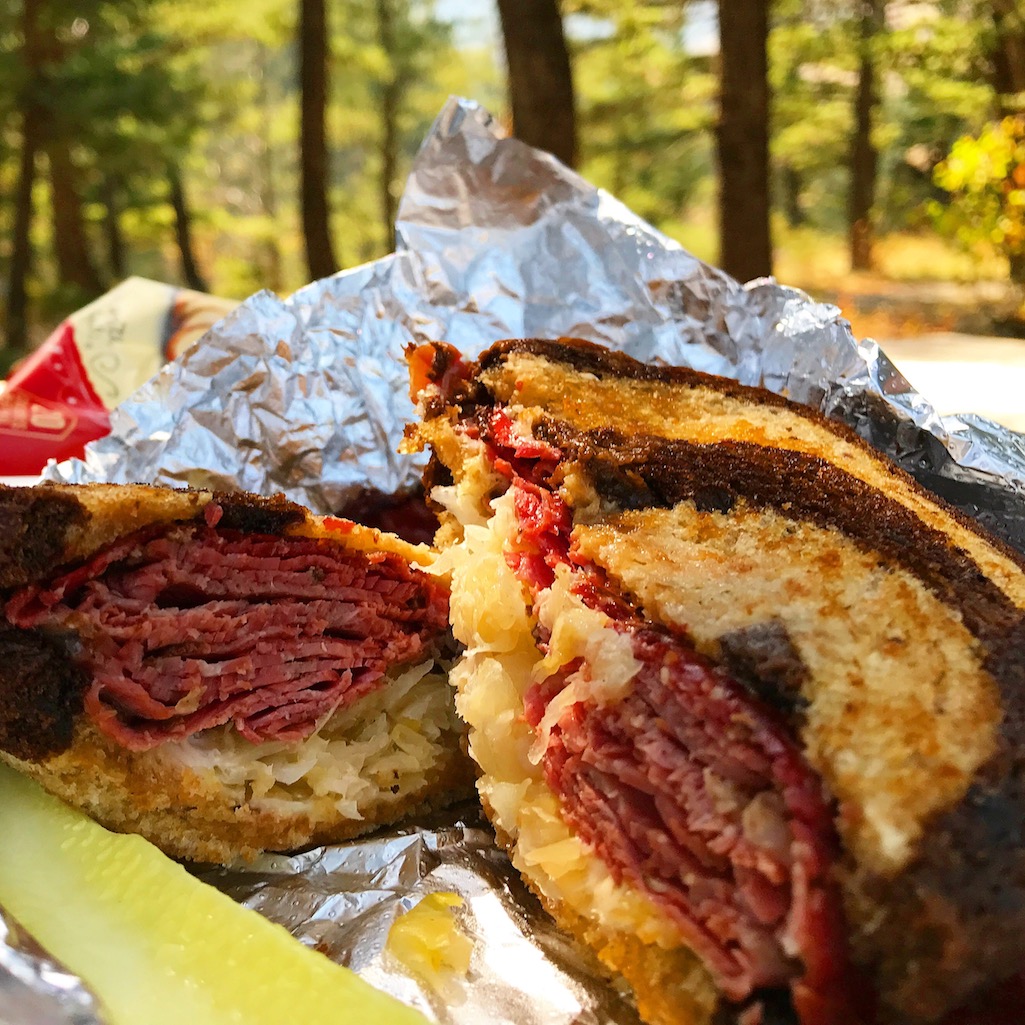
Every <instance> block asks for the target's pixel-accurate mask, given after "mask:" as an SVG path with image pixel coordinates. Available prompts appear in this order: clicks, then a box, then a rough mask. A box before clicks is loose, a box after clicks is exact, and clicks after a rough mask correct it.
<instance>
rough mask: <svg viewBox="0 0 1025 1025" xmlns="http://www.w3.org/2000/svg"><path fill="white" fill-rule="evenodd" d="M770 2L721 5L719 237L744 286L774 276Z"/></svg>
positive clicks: (726, 264)
mask: <svg viewBox="0 0 1025 1025" xmlns="http://www.w3.org/2000/svg"><path fill="white" fill-rule="evenodd" d="M768 36H769V0H719V59H720V62H721V66H720V80H719V124H718V128H717V132H716V142H717V146H718V155H719V186H720V187H719V238H720V246H721V251H722V252H721V262H722V267H723V269H724V270H725V271H726V272H727V273H729V274H732V275H733V277H735V278H737V279H738V280H740V281H749V280H750V279H751V278H758V277H764V276H766V275H769V274H771V273H772V238H771V233H770V227H769V209H770V198H769V75H768V52H767V49H768V46H767V44H768Z"/></svg>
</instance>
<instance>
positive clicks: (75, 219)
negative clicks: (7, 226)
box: [46, 138, 103, 296]
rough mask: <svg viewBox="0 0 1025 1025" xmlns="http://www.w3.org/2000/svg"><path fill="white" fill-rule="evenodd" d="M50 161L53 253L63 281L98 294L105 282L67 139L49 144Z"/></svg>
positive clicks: (55, 140)
mask: <svg viewBox="0 0 1025 1025" xmlns="http://www.w3.org/2000/svg"><path fill="white" fill-rule="evenodd" d="M46 155H47V157H48V159H49V163H50V201H51V204H52V213H53V252H54V256H55V257H56V258H57V276H58V278H59V279H60V281H61V282H62V283H63V284H68V285H74V286H75V287H76V288H78V289H80V290H81V291H83V292H85V293H87V294H89V295H92V296H96V295H99V294H100V293H101V292H102V291H103V282H102V281H101V280H100V275H99V272H98V271H97V270H96V265H95V263H94V262H93V257H92V252H91V251H90V247H89V239H88V236H87V235H86V231H85V216H84V214H83V212H82V196H81V195H80V193H79V191H78V168H77V167H75V164H74V162H73V161H72V159H71V148H70V144H69V142H68V140H67V139H66V138H60V139H53V140H51V141H50V143H49V144H48V145H47V147H46Z"/></svg>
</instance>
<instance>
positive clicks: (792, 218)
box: [780, 164, 807, 228]
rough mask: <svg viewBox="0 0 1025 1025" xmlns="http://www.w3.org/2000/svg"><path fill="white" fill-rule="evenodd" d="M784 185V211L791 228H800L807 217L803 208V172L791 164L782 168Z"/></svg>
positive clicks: (781, 173)
mask: <svg viewBox="0 0 1025 1025" xmlns="http://www.w3.org/2000/svg"><path fill="white" fill-rule="evenodd" d="M780 175H781V183H782V186H783V211H784V213H785V214H786V217H787V224H789V225H790V227H791V228H800V227H801V226H802V225H803V224H804V222H805V221H806V220H807V218H806V217H805V216H804V211H803V210H802V209H801V172H800V171H798V170H797V168H795V167H793V166H792V165H790V164H784V165H783V167H782V168H781V170H780Z"/></svg>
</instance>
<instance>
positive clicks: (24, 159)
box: [4, 104, 42, 351]
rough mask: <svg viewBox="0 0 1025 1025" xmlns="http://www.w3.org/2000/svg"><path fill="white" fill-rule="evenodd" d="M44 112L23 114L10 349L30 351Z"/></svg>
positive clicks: (28, 109)
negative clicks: (35, 189)
mask: <svg viewBox="0 0 1025 1025" xmlns="http://www.w3.org/2000/svg"><path fill="white" fill-rule="evenodd" d="M40 113H41V112H40V110H39V108H38V107H37V106H35V105H33V104H26V106H25V107H24V110H23V113H22V118H21V120H22V128H21V153H20V159H19V162H18V182H17V185H16V186H15V190H14V225H13V238H12V239H11V262H10V266H9V267H8V271H7V316H6V318H5V322H4V336H5V344H6V346H7V347H8V348H9V349H13V350H18V351H20V350H24V349H26V348H27V347H28V294H27V292H26V288H25V286H26V283H27V281H28V277H29V274H30V273H31V270H32V242H31V229H32V213H33V210H32V186H33V185H34V184H35V178H36V153H37V151H38V149H39V126H40V125H41V124H42V122H41V120H40V117H39V115H40Z"/></svg>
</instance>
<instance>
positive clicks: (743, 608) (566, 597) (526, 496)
mask: <svg viewBox="0 0 1025 1025" xmlns="http://www.w3.org/2000/svg"><path fill="white" fill-rule="evenodd" d="M410 361H411V369H412V376H413V381H414V390H415V391H416V392H417V393H418V394H419V397H420V413H421V418H422V421H421V423H420V424H419V425H418V426H417V427H415V428H413V429H412V432H411V443H412V444H413V445H416V444H420V445H429V446H430V448H431V449H432V451H433V457H432V461H431V463H430V466H429V468H428V473H427V484H428V485H429V487H430V488H431V490H430V494H431V497H432V498H433V500H434V501H435V502H436V503H437V504H438V506H439V508H440V510H441V517H442V527H441V530H440V532H439V535H438V543H439V546H441V547H442V548H443V549H445V552H444V554H443V556H442V558H443V559H444V560H445V561H446V563H447V565H448V568H450V570H451V572H452V596H451V620H452V625H453V631H454V634H455V636H456V639H457V640H458V641H460V642H461V643H462V644H463V645H465V649H466V650H465V653H464V654H463V655H462V657H461V659H460V661H459V662H458V664H457V665H456V666H455V667H454V669H453V672H452V674H451V679H452V681H453V683H454V684H455V685H456V686H457V688H458V698H457V708H458V709H459V711H460V713H461V715H462V716H463V718H464V719H465V720H466V722H467V724H468V726H469V731H470V732H469V738H470V751H471V754H472V756H473V757H474V759H475V760H476V761H477V762H478V764H479V766H480V769H481V773H482V774H481V778H480V781H479V784H478V786H479V790H480V793H481V796H482V798H483V801H484V805H485V808H486V809H487V811H488V813H489V815H490V817H491V819H492V821H493V823H494V825H495V827H496V831H497V833H498V835H499V837H500V838H501V839H502V841H503V842H504V843H505V844H506V845H507V847H508V849H509V851H510V853H511V856H512V859H513V861H514V863H515V865H516V867H517V868H518V870H519V871H520V872H521V873H522V874H523V876H524V877H525V878H526V880H527V881H528V882H529V884H530V885H531V886H532V887H533V889H534V890H535V891H536V892H537V893H538V894H539V896H540V897H541V899H542V900H543V902H544V903H545V904H546V906H547V907H548V908H549V909H550V911H551V912H552V914H553V915H554V916H555V918H556V919H557V920H558V921H560V922H561V923H562V924H563V925H564V926H565V927H567V928H568V929H569V930H571V931H572V932H574V933H575V934H576V935H577V936H579V937H581V938H582V939H584V940H585V941H586V942H588V943H589V944H590V945H591V946H592V947H594V949H595V950H596V951H597V952H598V954H599V956H600V957H601V958H602V959H603V960H604V961H605V962H606V964H607V965H609V966H610V967H611V968H613V969H614V970H615V971H616V972H618V973H620V974H621V975H622V976H624V977H625V978H626V979H627V980H628V981H629V983H630V984H631V986H632V987H633V989H634V992H635V993H636V996H637V999H638V1004H639V1007H640V1010H641V1013H642V1016H643V1017H645V1019H646V1020H647V1021H649V1022H653V1023H660V1025H663V1023H666V1025H668V1023H672V1025H713V1023H715V1025H718V1023H721V1022H732V1021H737V1022H741V1023H743V1025H752V1023H758V1022H761V1023H765V1025H769V1023H772V1025H782V1023H800V1025H841V1023H843V1025H846V1023H854V1022H879V1023H894V1025H896V1023H898V1022H900V1023H911V1022H915V1023H922V1022H933V1021H938V1020H940V1019H942V1018H943V1016H944V1015H945V1014H946V1013H947V1012H949V1011H950V1010H951V1009H952V1008H955V1007H957V1006H959V1005H961V1004H963V1003H964V1002H965V1001H970V1000H971V999H972V997H973V994H975V993H977V992H979V991H980V990H982V989H984V988H986V987H988V986H989V985H990V984H992V983H995V982H998V981H999V980H1001V979H1004V978H1006V977H1008V976H1011V975H1013V974H1014V973H1016V972H1017V971H1018V970H1019V968H1020V962H1021V951H1022V950H1023V949H1025V843H1023V830H1025V800H1023V785H1022V781H1023V774H1025V746H1023V739H1025V737H1023V733H1025V700H1023V699H1025V612H1023V609H1025V572H1023V561H1022V557H1021V556H1020V555H1019V554H1017V553H1015V552H1013V551H1011V550H1009V549H1008V548H1007V547H1005V546H1004V545H1003V544H1001V543H1000V542H998V541H996V540H994V539H993V538H991V537H989V536H987V535H986V534H985V533H984V532H983V531H982V530H981V529H980V528H979V527H978V526H977V525H976V524H974V523H973V522H971V521H969V520H968V519H967V518H965V517H964V516H962V515H960V514H958V513H957V512H956V511H954V510H952V509H950V508H949V507H947V506H946V505H944V504H943V503H942V502H940V501H939V500H937V499H936V498H934V497H933V496H931V495H930V494H928V493H927V492H925V491H924V490H923V489H922V488H920V487H919V486H918V485H917V484H916V483H915V482H914V481H913V480H912V479H911V478H910V477H909V476H907V475H906V474H904V473H903V472H901V471H899V470H898V469H896V468H895V467H894V466H893V465H892V464H890V463H889V462H888V461H887V460H886V459H885V458H883V457H882V456H881V455H879V454H878V453H876V452H875V451H873V450H872V449H870V448H869V447H868V446H867V445H865V444H864V443H863V442H862V441H861V440H860V439H859V438H857V437H856V436H855V435H854V434H853V433H852V432H850V431H848V430H847V429H845V428H844V427H842V426H841V425H837V424H835V423H833V422H830V421H827V420H826V419H824V418H823V417H821V416H819V415H818V414H816V413H814V412H812V411H810V410H808V409H806V408H804V407H800V406H798V405H795V404H793V403H790V402H788V401H786V400H785V399H783V398H780V397H778V396H775V395H773V394H771V393H769V392H766V391H764V390H761V389H755V388H748V387H744V386H741V385H739V384H737V383H735V382H732V381H727V380H724V379H719V378H715V377H710V376H707V375H704V374H701V373H697V372H694V371H690V370H685V369H667V368H656V367H652V366H648V365H645V364H641V363H638V362H636V361H634V360H632V359H630V358H628V357H627V356H624V355H622V354H617V353H611V352H608V351H606V350H604V349H601V348H599V347H597V346H594V345H591V344H588V343H584V342H579V341H573V340H567V339H562V340H560V341H559V342H546V341H536V340H528V341H509V342H502V343H499V344H498V345H496V346H494V347H492V348H491V349H489V350H488V351H487V352H485V353H484V354H483V355H482V356H481V357H480V359H479V361H478V362H477V363H475V364H466V363H463V362H462V361H460V360H459V358H458V356H457V355H456V354H455V352H454V350H451V349H448V348H446V347H444V346H433V347H424V348H421V349H418V350H415V351H413V352H411V354H410Z"/></svg>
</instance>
